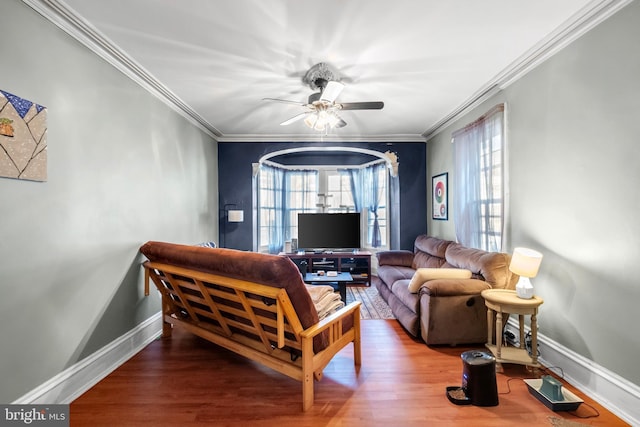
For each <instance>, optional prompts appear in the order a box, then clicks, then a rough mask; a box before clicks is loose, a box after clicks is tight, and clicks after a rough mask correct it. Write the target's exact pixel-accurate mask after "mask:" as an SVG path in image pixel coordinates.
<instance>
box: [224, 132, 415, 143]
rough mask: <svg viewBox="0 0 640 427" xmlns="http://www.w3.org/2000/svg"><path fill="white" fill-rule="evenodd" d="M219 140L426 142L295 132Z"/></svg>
mask: <svg viewBox="0 0 640 427" xmlns="http://www.w3.org/2000/svg"><path fill="white" fill-rule="evenodd" d="M217 140H218V142H419V143H422V144H424V143H426V139H425V138H424V136H422V135H417V134H393V135H349V136H346V135H345V136H341V135H324V134H320V133H318V134H317V135H315V134H295V135H254V134H236V135H223V136H221V137H219V138H217Z"/></svg>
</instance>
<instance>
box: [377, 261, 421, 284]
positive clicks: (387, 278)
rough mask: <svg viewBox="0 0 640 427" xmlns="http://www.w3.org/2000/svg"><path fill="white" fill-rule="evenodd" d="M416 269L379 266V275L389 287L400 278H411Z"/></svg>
mask: <svg viewBox="0 0 640 427" xmlns="http://www.w3.org/2000/svg"><path fill="white" fill-rule="evenodd" d="M415 272H416V271H415V270H414V269H413V268H411V267H402V266H395V265H385V266H381V267H378V277H379V278H380V279H381V280H382V281H383V283H384V284H386V285H387V286H388V287H389V288H391V286H393V284H394V283H395V282H396V281H398V280H403V279H408V280H410V279H411V278H412V277H413V275H414V273H415Z"/></svg>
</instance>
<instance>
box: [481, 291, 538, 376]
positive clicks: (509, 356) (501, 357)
mask: <svg viewBox="0 0 640 427" xmlns="http://www.w3.org/2000/svg"><path fill="white" fill-rule="evenodd" d="M481 295H482V297H483V298H484V303H485V305H486V306H487V326H488V328H487V331H488V332H487V344H486V347H487V348H488V349H489V350H491V352H492V353H493V355H494V356H495V357H496V370H497V371H499V372H502V363H519V364H521V365H527V366H531V367H533V368H539V367H540V364H539V363H538V324H537V316H538V307H540V305H541V304H542V303H543V302H544V301H543V300H542V298H540V297H537V296H535V295H534V296H533V297H532V298H530V299H523V298H520V297H518V296H517V294H516V292H515V291H510V290H507V289H487V290H484V291H482V294H481ZM494 313H496V332H495V340H496V343H495V345H494V344H492V338H493V314H494ZM502 313H511V314H517V315H518V321H519V324H520V347H519V348H514V347H503V346H502ZM526 315H530V316H531V356H530V355H529V353H528V351H527V349H526V348H525V345H524V338H525V335H524V316H526Z"/></svg>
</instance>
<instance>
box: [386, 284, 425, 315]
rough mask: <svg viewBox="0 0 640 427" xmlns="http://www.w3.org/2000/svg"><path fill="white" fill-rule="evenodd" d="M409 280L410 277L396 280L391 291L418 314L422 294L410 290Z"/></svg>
mask: <svg viewBox="0 0 640 427" xmlns="http://www.w3.org/2000/svg"><path fill="white" fill-rule="evenodd" d="M409 281H410V280H409V279H403V280H398V281H396V282H395V283H394V284H393V286H391V292H392V293H393V294H394V295H395V296H396V298H398V299H399V300H400V301H401V302H402V304H403V305H404V306H405V307H407V308H408V309H409V310H410V311H411V312H412V313H414V314H417V313H419V309H420V295H418V294H412V293H411V292H409Z"/></svg>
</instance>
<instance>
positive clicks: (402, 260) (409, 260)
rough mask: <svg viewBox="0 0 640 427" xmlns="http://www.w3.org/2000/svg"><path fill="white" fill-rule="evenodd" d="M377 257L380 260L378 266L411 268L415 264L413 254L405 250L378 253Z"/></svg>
mask: <svg viewBox="0 0 640 427" xmlns="http://www.w3.org/2000/svg"><path fill="white" fill-rule="evenodd" d="M376 257H377V258H378V265H400V266H403V267H411V265H412V264H413V252H411V251H407V250H403V249H398V250H392V251H381V252H376Z"/></svg>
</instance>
